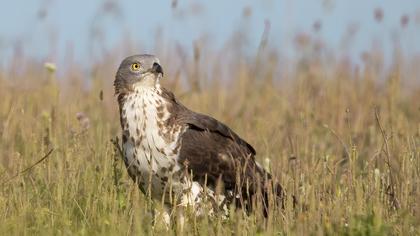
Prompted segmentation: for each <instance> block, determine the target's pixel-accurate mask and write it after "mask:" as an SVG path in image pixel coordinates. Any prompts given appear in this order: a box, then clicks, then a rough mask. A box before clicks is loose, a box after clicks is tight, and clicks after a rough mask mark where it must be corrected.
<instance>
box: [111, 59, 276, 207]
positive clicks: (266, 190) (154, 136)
mask: <svg viewBox="0 0 420 236" xmlns="http://www.w3.org/2000/svg"><path fill="white" fill-rule="evenodd" d="M162 78H163V70H162V67H161V65H160V62H159V60H158V58H156V57H155V56H153V55H148V54H143V55H134V56H130V57H127V58H125V59H124V60H123V61H122V63H121V65H120V66H119V69H118V71H117V73H116V76H115V81H114V86H115V92H116V95H117V96H118V104H119V111H120V122H121V128H122V147H123V154H124V155H123V157H124V163H125V165H126V167H127V171H128V174H129V175H130V177H131V178H132V179H133V180H134V181H135V182H136V183H137V184H138V186H139V188H140V189H141V190H142V191H143V192H144V193H145V194H147V195H148V196H150V197H151V198H153V199H156V200H158V201H163V202H164V204H165V205H167V206H168V208H167V209H173V207H174V206H192V207H193V209H195V211H196V213H197V214H198V215H200V214H215V213H217V212H221V213H222V214H227V210H228V208H229V205H230V204H234V206H236V207H239V208H242V209H245V210H246V211H247V212H249V211H250V210H252V208H253V207H254V205H255V204H258V203H260V204H261V205H260V206H262V207H263V208H262V209H263V210H264V212H265V213H267V210H268V206H269V196H274V198H272V199H275V202H278V201H277V200H280V201H281V202H282V199H283V197H284V194H283V190H282V188H281V186H280V185H279V184H276V183H273V182H274V181H272V177H271V175H270V174H269V173H268V172H267V171H266V170H264V169H263V168H262V167H261V165H259V164H258V163H257V162H256V160H255V154H256V152H255V149H254V148H253V147H252V146H251V145H250V144H249V143H247V142H246V141H244V140H243V139H242V138H240V137H239V136H238V135H237V134H236V133H235V132H234V131H232V130H231V129H230V128H229V127H227V126H226V125H225V124H223V123H221V122H219V121H218V120H216V119H214V118H212V117H209V116H207V115H203V114H200V113H196V112H193V111H191V110H189V109H188V108H187V107H185V106H184V105H182V104H181V103H180V102H179V101H178V100H177V99H176V98H175V96H174V94H173V93H171V92H170V91H168V90H166V89H165V88H163V87H162V86H161V85H160V83H159V80H160V79H162ZM270 193H272V194H271V195H270Z"/></svg>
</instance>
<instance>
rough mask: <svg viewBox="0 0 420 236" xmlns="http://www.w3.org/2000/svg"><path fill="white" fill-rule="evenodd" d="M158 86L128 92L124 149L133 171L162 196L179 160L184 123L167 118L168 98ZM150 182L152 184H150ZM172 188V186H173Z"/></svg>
mask: <svg viewBox="0 0 420 236" xmlns="http://www.w3.org/2000/svg"><path fill="white" fill-rule="evenodd" d="M160 94H161V91H160V89H159V87H153V88H152V87H137V88H135V91H134V92H133V93H131V94H129V95H127V97H126V100H125V102H124V104H123V107H122V109H121V121H122V128H123V150H124V153H125V160H124V161H125V164H126V166H127V169H128V172H129V173H130V175H131V176H132V177H133V176H135V178H137V181H138V183H139V185H140V186H141V187H142V188H143V189H144V190H145V191H146V192H148V193H151V195H152V196H153V197H155V198H161V197H162V194H163V193H164V192H167V191H164V189H165V187H166V188H167V189H169V186H167V183H168V182H171V184H174V183H176V182H179V181H176V180H175V181H171V180H172V178H173V177H174V175H173V173H176V172H177V171H179V170H180V166H179V165H178V163H177V161H176V160H177V158H178V153H179V149H180V145H181V144H180V142H181V141H180V140H179V137H180V136H181V135H180V134H181V132H183V127H181V126H179V125H176V124H171V123H170V122H168V119H169V118H170V113H169V111H168V105H170V104H167V101H166V100H165V99H164V98H163V97H162V96H161V95H160ZM149 183H151V185H149ZM171 188H172V186H171Z"/></svg>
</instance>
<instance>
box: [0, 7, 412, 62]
mask: <svg viewBox="0 0 420 236" xmlns="http://www.w3.org/2000/svg"><path fill="white" fill-rule="evenodd" d="M1 6H2V7H1V9H0V15H1V17H2V21H1V23H0V55H1V57H0V65H1V66H3V67H5V66H8V65H10V63H13V59H14V58H16V57H21V56H23V55H24V56H25V57H30V58H33V59H35V60H38V61H52V62H55V63H57V64H58V67H59V68H63V66H64V65H68V64H69V63H75V62H77V64H78V65H79V66H81V67H82V68H83V69H89V68H90V67H91V65H92V63H97V62H99V61H102V60H106V58H107V57H110V56H113V57H114V58H116V59H118V60H117V61H119V60H120V59H122V57H123V56H125V55H127V54H124V53H144V52H148V53H152V54H157V55H158V56H160V57H164V55H167V54H169V53H171V52H172V53H173V52H175V53H176V51H177V53H180V54H181V55H178V56H179V57H186V56H187V57H188V56H192V55H193V52H194V50H193V49H194V47H200V48H201V49H202V50H205V51H206V52H209V51H211V53H212V54H217V55H218V56H219V57H221V58H223V57H228V56H229V51H232V50H237V51H240V52H241V53H242V54H241V58H246V57H247V56H252V55H255V54H256V53H258V52H260V51H261V50H262V49H264V48H269V49H270V51H274V52H275V53H277V54H278V55H279V56H280V57H281V58H283V59H285V60H286V61H288V62H291V61H292V62H293V61H296V60H297V59H298V58H299V56H301V55H302V53H319V54H323V58H324V59H325V58H331V57H334V60H346V61H349V62H352V63H354V64H355V65H361V64H362V61H363V60H366V59H367V57H368V56H369V54H370V53H371V52H375V53H376V54H380V55H379V56H381V57H383V63H384V64H385V65H389V64H390V63H391V62H392V60H391V59H392V57H393V54H394V53H395V50H398V51H399V53H400V54H402V55H404V56H406V57H409V58H413V57H416V58H417V57H419V53H420V43H418V42H420V2H418V1H416V0H402V1H393V0H385V1H380V0H371V1H363V0H355V1H334V0H318V1H303V0H298V1H291V0H282V1H273V0H262V1H228V2H226V1H222V0H216V1H193V0H186V1H177V0H172V1H170V0H166V1H164V0H161V1H134V0H123V1H113V0H92V1H88V2H86V1H60V0H36V1H24V0H17V1H2V3H1ZM181 51H182V53H181ZM116 52H121V53H118V54H115V53H116ZM331 54H333V55H331ZM377 56H378V55H377ZM238 59H239V58H238ZM182 60H183V59H182V58H180V59H179V61H177V62H175V61H173V60H172V61H171V64H172V65H173V64H175V65H177V64H178V65H179V63H180V61H182Z"/></svg>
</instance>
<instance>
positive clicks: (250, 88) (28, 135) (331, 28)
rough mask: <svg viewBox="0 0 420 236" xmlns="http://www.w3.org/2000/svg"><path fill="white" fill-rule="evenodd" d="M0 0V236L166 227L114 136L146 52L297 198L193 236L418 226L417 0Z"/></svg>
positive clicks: (410, 231)
mask: <svg viewBox="0 0 420 236" xmlns="http://www.w3.org/2000/svg"><path fill="white" fill-rule="evenodd" d="M0 1H1V2H0V17H1V21H0V185H1V186H0V213H1V214H0V235H13V234H16V235H50V234H51V235H62V234H69V235H74V234H80V235H86V234H89V235H91V234H100V235H128V234H130V235H143V234H144V235H146V234H147V235H148V234H151V233H150V232H152V231H154V232H157V233H156V234H158V232H159V231H158V228H159V227H157V228H153V227H152V224H150V222H152V219H151V218H150V214H148V212H147V209H148V206H150V204H149V203H148V201H147V199H146V198H145V197H144V195H142V194H140V193H139V191H135V190H136V189H137V187H136V186H135V184H134V183H133V182H132V181H131V180H130V178H129V177H128V176H127V174H126V170H125V166H124V164H123V162H122V161H121V156H120V153H119V152H118V148H117V147H118V143H119V140H118V137H120V136H121V128H120V124H119V114H118V105H117V102H116V98H115V96H114V88H113V81H114V76H115V72H116V70H117V68H118V66H119V63H120V62H121V61H122V60H123V59H124V58H125V57H127V56H128V55H132V54H139V53H150V54H155V55H156V56H157V57H158V58H160V61H161V64H162V66H163V70H164V72H165V78H164V79H163V80H162V81H161V82H162V83H163V84H164V86H165V87H167V88H168V89H169V90H171V91H173V92H174V94H175V95H176V97H177V98H178V100H179V101H181V102H182V103H183V104H184V105H186V106H187V107H189V108H191V109H192V110H194V111H198V112H201V113H204V114H209V115H211V116H212V117H215V118H217V119H218V120H220V121H222V122H224V123H226V124H227V125H228V126H229V127H231V128H232V129H233V130H235V131H236V132H237V133H238V134H239V135H240V136H241V137H243V138H244V139H245V140H247V141H248V142H249V143H250V144H251V145H253V146H254V147H255V149H256V150H257V156H256V158H257V160H258V161H259V162H260V163H261V164H263V165H264V166H265V168H267V169H269V170H270V172H271V173H272V174H273V176H274V178H275V179H277V180H278V181H279V182H280V183H281V184H282V186H283V187H284V188H285V189H286V192H287V193H288V194H289V195H293V196H294V197H296V199H297V200H298V202H299V203H302V204H300V205H298V207H292V205H291V202H289V203H288V205H287V206H286V208H285V209H278V210H280V211H281V212H280V213H279V214H273V218H270V220H269V221H268V222H267V221H264V219H263V217H262V216H258V214H256V215H251V216H249V217H248V216H245V215H241V214H240V213H238V212H235V213H233V214H234V217H232V218H230V220H228V221H227V222H225V221H224V220H223V222H224V223H223V224H217V225H215V226H214V227H210V226H211V225H213V222H210V223H209V222H206V219H197V220H198V221H197V223H195V222H196V221H191V222H194V224H190V225H189V226H188V225H187V226H186V227H185V229H186V230H187V231H188V232H189V233H190V234H191V235H231V234H234V235H246V234H249V235H265V234H266V235H283V234H284V235H307V234H308V232H314V235H420V204H419V201H418V199H420V188H419V187H418V186H420V171H419V170H420V151H419V150H420V148H419V147H420V115H419V114H420V102H419V101H420V43H419V42H420V1H418V0H369V1H366V0H353V1H347V0H346V1H344V0H312V1H310V0H260V1H255V0H252V1H251V0H247V1H222V0H212V1H202V0H200V1H199V0H196V1H193V0H184V1H177V0H157V1H134V0H121V1H111V0H102V1H100V0H89V1H81V0H73V1H65V0H30V1H28V0H14V1H5V0H0ZM111 139H112V140H113V141H112V142H111V141H110V140H111ZM42 157H44V158H43V159H41V158H42ZM39 160H41V161H39ZM34 163H36V164H35V165H33V164H34ZM27 167H31V168H29V169H27ZM289 199H292V198H289ZM256 212H258V211H256ZM260 212H262V211H260ZM237 213H238V214H237ZM127 219H130V220H127ZM314 222H317V223H316V224H314ZM221 226H223V227H221ZM161 232H163V233H165V234H167V231H165V229H164V228H162V231H161ZM172 233H174V232H172ZM175 233H176V231H175ZM264 233H265V234H264ZM175 235H180V233H179V232H178V234H175ZM181 235H184V234H183V233H181ZM185 235H188V234H185Z"/></svg>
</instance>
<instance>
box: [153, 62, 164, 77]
mask: <svg viewBox="0 0 420 236" xmlns="http://www.w3.org/2000/svg"><path fill="white" fill-rule="evenodd" d="M151 71H152V73H154V74H162V75H163V70H162V67H161V66H160V65H159V63H156V62H155V63H153V66H152V70H151Z"/></svg>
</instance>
